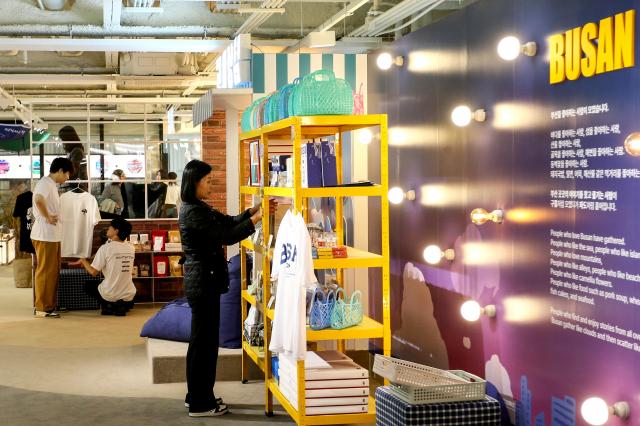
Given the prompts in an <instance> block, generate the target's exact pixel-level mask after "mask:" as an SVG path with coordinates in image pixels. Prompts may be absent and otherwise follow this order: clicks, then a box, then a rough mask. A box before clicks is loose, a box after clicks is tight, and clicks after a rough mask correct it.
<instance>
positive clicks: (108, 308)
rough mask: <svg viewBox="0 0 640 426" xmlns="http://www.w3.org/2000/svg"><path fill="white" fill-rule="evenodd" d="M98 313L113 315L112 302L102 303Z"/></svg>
mask: <svg viewBox="0 0 640 426" xmlns="http://www.w3.org/2000/svg"><path fill="white" fill-rule="evenodd" d="M100 315H113V303H106V304H103V305H102V307H101V308H100Z"/></svg>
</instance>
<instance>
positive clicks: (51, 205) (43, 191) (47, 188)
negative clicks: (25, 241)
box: [31, 176, 62, 242]
mask: <svg viewBox="0 0 640 426" xmlns="http://www.w3.org/2000/svg"><path fill="white" fill-rule="evenodd" d="M38 194H39V195H42V196H43V197H44V202H45V204H46V206H47V210H48V211H49V214H50V215H57V216H58V223H57V224H55V225H51V224H50V223H49V222H47V219H46V218H45V216H44V215H43V214H42V212H41V211H40V209H39V208H38V205H37V204H36V195H38ZM59 213H60V196H59V195H58V186H57V185H56V183H55V181H54V180H53V179H51V178H50V177H49V176H45V177H43V178H42V179H40V180H39V181H38V183H37V184H36V187H35V188H34V189H33V215H34V216H35V222H34V224H33V228H31V239H32V240H37V241H50V242H59V241H61V240H62V226H61V225H60V214H59Z"/></svg>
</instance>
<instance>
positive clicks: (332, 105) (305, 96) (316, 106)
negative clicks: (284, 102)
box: [292, 70, 353, 115]
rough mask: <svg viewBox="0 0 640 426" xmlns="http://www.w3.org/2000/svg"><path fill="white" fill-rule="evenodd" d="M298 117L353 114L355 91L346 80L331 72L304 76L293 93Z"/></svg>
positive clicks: (294, 109) (320, 71) (326, 71)
mask: <svg viewBox="0 0 640 426" xmlns="http://www.w3.org/2000/svg"><path fill="white" fill-rule="evenodd" d="M292 100H293V111H294V112H295V114H296V115H336V114H351V113H352V112H353V91H352V90H351V86H349V83H347V82H346V80H343V79H341V78H336V77H335V75H334V73H333V71H331V70H318V71H316V72H313V73H311V74H308V75H306V76H304V78H303V79H302V82H301V83H300V84H299V85H298V86H297V87H296V88H295V90H294V93H293V98H292Z"/></svg>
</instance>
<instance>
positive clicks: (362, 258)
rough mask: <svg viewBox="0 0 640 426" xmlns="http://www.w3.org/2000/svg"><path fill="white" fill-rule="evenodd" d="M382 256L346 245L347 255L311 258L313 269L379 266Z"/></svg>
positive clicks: (382, 262) (381, 265)
mask: <svg viewBox="0 0 640 426" xmlns="http://www.w3.org/2000/svg"><path fill="white" fill-rule="evenodd" d="M383 266H384V258H383V257H382V256H380V255H379V254H375V253H369V252H368V251H364V250H359V249H357V248H353V247H347V257H345V258H337V259H334V258H332V259H313V268H314V269H349V268H381V267H383Z"/></svg>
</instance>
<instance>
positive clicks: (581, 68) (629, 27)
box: [549, 10, 636, 84]
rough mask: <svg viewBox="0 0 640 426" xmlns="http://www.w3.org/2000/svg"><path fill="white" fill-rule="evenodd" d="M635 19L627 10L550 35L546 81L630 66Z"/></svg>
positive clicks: (633, 12) (591, 74) (555, 80)
mask: <svg viewBox="0 0 640 426" xmlns="http://www.w3.org/2000/svg"><path fill="white" fill-rule="evenodd" d="M635 18H636V11H635V10H627V11H626V12H622V13H618V14H617V15H614V16H609V17H607V18H604V19H601V20H600V22H599V23H598V24H596V23H594V22H589V23H587V24H585V25H583V26H581V27H576V28H573V29H570V30H568V31H565V32H564V33H559V34H554V35H552V36H551V37H549V52H550V53H549V83H550V84H557V83H562V82H563V81H565V80H577V79H579V78H580V77H593V76H594V75H598V74H603V73H606V72H611V71H617V70H620V69H623V68H631V67H633V66H634V65H635V24H636V20H635Z"/></svg>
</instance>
